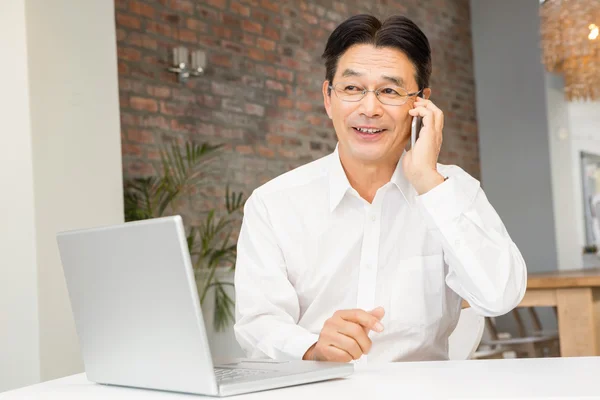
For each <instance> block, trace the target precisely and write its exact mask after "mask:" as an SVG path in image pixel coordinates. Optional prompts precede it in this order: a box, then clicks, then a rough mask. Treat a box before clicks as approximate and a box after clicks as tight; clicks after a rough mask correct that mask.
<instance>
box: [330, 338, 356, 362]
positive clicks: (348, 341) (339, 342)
mask: <svg viewBox="0 0 600 400" xmlns="http://www.w3.org/2000/svg"><path fill="white" fill-rule="evenodd" d="M330 345H331V346H334V347H337V348H338V349H340V350H344V351H345V352H347V353H348V354H350V355H351V356H352V358H353V359H354V360H358V359H359V358H360V356H362V355H363V351H362V349H361V347H360V345H359V344H358V342H357V341H356V340H354V338H352V337H350V336H346V335H344V334H342V333H339V332H336V334H335V336H334V337H333V338H332V340H331V343H330Z"/></svg>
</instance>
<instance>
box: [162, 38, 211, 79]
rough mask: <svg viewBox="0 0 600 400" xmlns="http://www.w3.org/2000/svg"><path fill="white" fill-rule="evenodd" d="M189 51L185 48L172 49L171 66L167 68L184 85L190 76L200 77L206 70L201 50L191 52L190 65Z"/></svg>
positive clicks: (204, 55) (204, 54)
mask: <svg viewBox="0 0 600 400" xmlns="http://www.w3.org/2000/svg"><path fill="white" fill-rule="evenodd" d="M189 61H190V59H189V50H188V49H187V48H186V47H181V46H180V47H175V48H174V49H173V66H172V67H170V68H168V70H169V71H170V72H174V73H176V74H178V77H179V83H185V82H187V81H188V79H189V78H190V76H200V75H202V74H203V73H204V69H205V68H206V53H204V51H202V50H194V51H192V60H191V64H190V62H189Z"/></svg>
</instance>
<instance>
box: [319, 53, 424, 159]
mask: <svg viewBox="0 0 600 400" xmlns="http://www.w3.org/2000/svg"><path fill="white" fill-rule="evenodd" d="M329 84H331V85H333V86H335V87H336V89H339V88H345V89H346V91H345V92H346V93H352V92H360V89H367V90H375V89H380V88H386V93H392V92H391V91H390V90H391V89H394V88H395V89H398V90H399V88H403V89H404V91H405V92H406V93H414V92H417V91H418V90H419V88H418V86H417V82H416V80H415V67H414V66H413V64H412V63H411V62H410V60H409V59H408V57H407V56H406V55H405V54H404V53H403V52H401V51H399V50H396V49H393V48H375V47H374V46H372V45H356V46H353V47H351V48H349V49H348V50H347V51H346V52H345V53H344V54H343V55H342V57H341V58H340V59H339V61H338V66H337V70H336V74H335V76H334V78H333V82H328V81H325V82H324V84H323V96H324V101H325V109H326V110H327V114H328V115H329V117H330V118H331V119H332V120H333V126H334V128H335V131H336V134H337V137H338V141H339V148H340V152H343V153H344V155H345V156H346V157H351V158H352V159H354V160H356V161H358V162H360V163H365V164H376V163H379V162H389V161H390V160H392V159H396V160H397V159H398V157H399V156H400V155H401V154H402V151H403V149H404V147H405V146H406V143H407V140H408V138H409V137H410V126H411V121H412V117H411V116H410V115H409V114H408V110H409V109H411V108H412V104H413V102H414V100H415V96H411V97H409V98H408V99H407V101H406V102H405V103H404V104H402V105H388V104H382V103H381V101H380V100H378V99H377V97H376V96H375V93H373V92H369V93H367V94H366V95H365V97H363V98H362V99H361V100H360V101H354V102H351V101H344V100H343V99H342V96H343V94H342V93H340V92H336V90H332V91H331V94H328V93H327V88H328V86H329ZM355 87H357V88H355ZM399 91H400V90H399ZM428 91H429V89H427V91H426V92H425V96H426V97H428V94H429V93H428ZM400 92H401V91H400ZM380 96H381V97H380V98H381V100H383V101H384V102H386V99H384V93H382V94H381V95H380ZM392 102H393V101H392ZM365 129H376V130H380V132H378V133H366V132H364V130H365Z"/></svg>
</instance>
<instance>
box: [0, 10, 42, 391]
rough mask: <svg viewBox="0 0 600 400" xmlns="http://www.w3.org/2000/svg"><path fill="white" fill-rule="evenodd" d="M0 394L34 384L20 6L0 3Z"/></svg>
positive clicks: (29, 169)
mask: <svg viewBox="0 0 600 400" xmlns="http://www.w3.org/2000/svg"><path fill="white" fill-rule="evenodd" d="M0 49H2V55H3V56H2V62H0V88H2V89H1V90H0V121H2V125H1V128H0V140H1V143H0V182H2V195H0V216H1V220H2V223H1V224H0V392H2V391H4V390H8V389H10V388H12V387H19V386H24V385H28V384H31V383H35V382H37V381H39V379H40V360H39V322H38V317H37V315H38V291H37V268H36V252H35V224H34V188H33V165H32V150H31V127H30V117H29V115H30V112H29V92H28V85H29V84H28V77H27V46H26V29H25V1H24V0H21V1H8V2H2V4H0Z"/></svg>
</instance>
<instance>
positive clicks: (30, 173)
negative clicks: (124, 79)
mask: <svg viewBox="0 0 600 400" xmlns="http://www.w3.org/2000/svg"><path fill="white" fill-rule="evenodd" d="M0 21H1V23H0V26H1V27H0V30H2V31H4V30H9V31H8V32H6V33H5V34H4V35H1V36H2V37H1V38H0V43H2V46H0V48H2V49H3V53H4V54H6V48H7V46H8V48H9V49H11V50H10V53H9V54H10V55H11V56H9V57H8V59H5V60H4V61H5V62H3V63H2V67H0V68H2V69H0V79H2V82H0V87H2V88H3V89H2V92H3V93H4V92H5V89H4V88H5V87H8V88H9V92H10V93H9V94H8V95H6V96H2V101H3V104H4V103H8V105H7V106H4V107H2V108H1V109H2V110H8V111H9V114H10V115H8V124H7V123H6V121H5V118H3V119H2V120H3V128H4V129H3V135H2V137H3V142H2V146H0V163H1V164H2V166H3V167H4V168H2V173H3V175H4V174H6V175H7V176H8V179H4V180H3V182H9V186H8V188H10V189H9V190H7V192H6V193H7V195H4V196H0V198H2V200H0V201H2V209H1V212H2V213H3V227H2V231H1V236H0V243H3V245H4V244H6V245H7V247H8V250H9V251H8V252H5V251H2V252H1V253H0V265H1V266H2V267H1V268H3V272H4V269H7V268H8V269H9V270H8V271H7V273H6V274H5V273H3V276H2V279H1V280H0V307H2V308H6V304H8V303H10V311H11V313H9V314H7V315H8V316H9V320H8V321H6V323H3V324H2V326H3V328H2V329H1V330H0V335H7V340H2V341H0V354H1V355H2V356H1V357H0V390H6V389H8V388H14V387H19V386H22V385H24V384H29V383H34V382H35V381H37V380H40V379H41V380H42V381H43V380H48V379H53V378H57V377H61V376H65V375H69V374H73V373H77V372H81V371H82V370H83V364H82V361H81V355H80V352H79V344H78V340H77V335H76V332H75V328H74V323H73V318H72V315H71V308H70V304H69V299H68V294H67V291H66V287H65V282H64V277H63V273H62V266H61V263H60V259H59V255H58V249H57V246H56V237H55V235H56V233H57V232H58V231H61V230H66V229H75V228H83V227H90V226H96V225H103V224H111V223H119V222H122V221H123V190H122V165H121V141H120V125H119V98H118V78H117V60H116V38H115V22H114V3H113V2H112V1H109V0H105V1H77V2H73V1H71V0H53V1H51V2H49V1H46V0H26V1H23V0H21V1H11V2H2V3H1V5H0ZM0 32H1V31H0ZM25 40H26V43H25ZM5 42H6V43H5ZM7 61H10V62H7ZM23 71H25V72H23ZM27 72H28V73H27ZM12 187H14V189H13V188H12ZM5 203H6V206H5V205H4V204H5ZM6 222H8V223H6ZM4 286H6V287H4ZM20 287H22V288H23V290H19V288H20ZM16 291H18V296H17V295H16V294H15V293H14V292H16ZM2 308H0V312H1V311H4V310H3V309H2ZM1 315H4V313H3V312H2V314H1ZM3 322H4V321H3ZM6 327H9V328H8V331H9V332H11V333H10V336H8V335H9V334H7V333H6V330H7V329H6ZM34 336H35V337H34ZM0 338H2V339H4V337H3V336H0ZM22 354H25V355H27V357H28V358H30V360H28V361H23V360H22ZM5 355H6V357H5ZM5 372H6V373H5Z"/></svg>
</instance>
